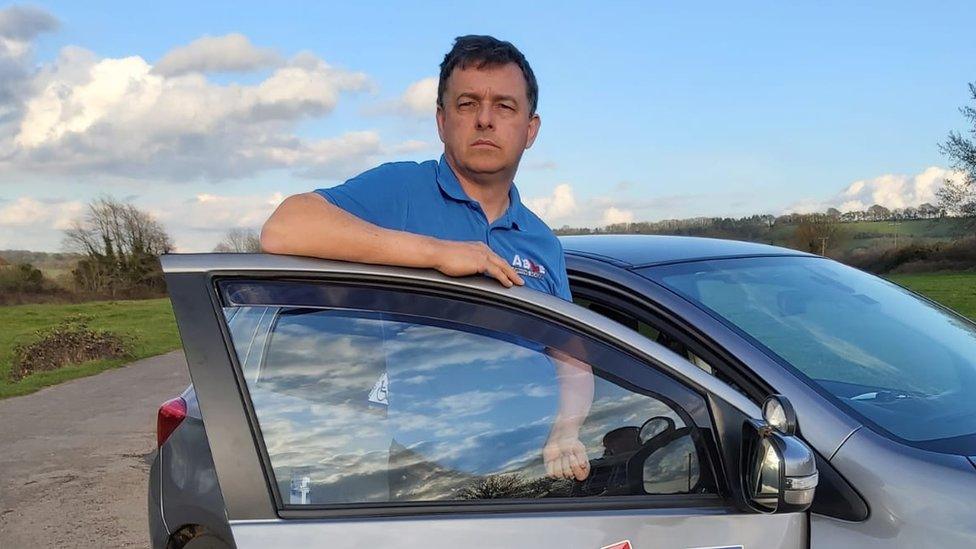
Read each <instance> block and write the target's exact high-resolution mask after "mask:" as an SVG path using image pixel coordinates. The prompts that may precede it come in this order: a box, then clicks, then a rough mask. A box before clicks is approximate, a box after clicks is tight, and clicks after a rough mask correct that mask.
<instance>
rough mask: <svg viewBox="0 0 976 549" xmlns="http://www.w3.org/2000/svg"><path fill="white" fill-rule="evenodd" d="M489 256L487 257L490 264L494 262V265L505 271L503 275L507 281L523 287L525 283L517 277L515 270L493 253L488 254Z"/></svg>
mask: <svg viewBox="0 0 976 549" xmlns="http://www.w3.org/2000/svg"><path fill="white" fill-rule="evenodd" d="M490 254H491V255H489V256H488V257H489V259H491V261H492V262H494V263H495V264H496V265H498V266H499V267H501V269H502V270H503V271H505V275H506V276H507V277H508V279H509V280H511V281H512V283H513V284H518V285H519V286H523V285H525V281H524V280H522V277H521V276H519V274H518V273H517V272H515V269H514V268H512V266H511V265H509V264H508V262H507V261H505V260H504V259H502V257H501V256H500V255H498V254H496V253H495V252H490Z"/></svg>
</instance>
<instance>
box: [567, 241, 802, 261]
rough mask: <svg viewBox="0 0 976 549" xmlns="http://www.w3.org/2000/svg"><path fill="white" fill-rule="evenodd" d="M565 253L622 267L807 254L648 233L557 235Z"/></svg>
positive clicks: (759, 246) (752, 243)
mask: <svg viewBox="0 0 976 549" xmlns="http://www.w3.org/2000/svg"><path fill="white" fill-rule="evenodd" d="M559 240H560V242H562V244H563V249H564V250H565V251H566V253H567V254H570V255H578V256H583V257H590V258H594V259H600V260H603V261H607V262H610V263H615V264H617V265H619V266H622V267H646V266H650V265H660V264H663V263H682V262H685V261H697V260H703V259H720V258H731V257H756V256H790V255H793V256H810V255H811V254H807V253H804V252H799V251H796V250H790V249H787V248H780V247H779V246H770V245H768V244H757V243H755V242H742V241H739V240H723V239H718V238H701V237H695V236H666V235H649V234H626V235H625V234H612V235H611V234H600V235H578V236H561V237H559Z"/></svg>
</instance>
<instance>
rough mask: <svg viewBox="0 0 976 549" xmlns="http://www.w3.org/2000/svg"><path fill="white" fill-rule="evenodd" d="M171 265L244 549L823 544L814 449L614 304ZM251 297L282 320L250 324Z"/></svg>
mask: <svg viewBox="0 0 976 549" xmlns="http://www.w3.org/2000/svg"><path fill="white" fill-rule="evenodd" d="M162 261H163V269H164V271H165V273H166V280H167V284H168V287H169V292H170V296H171V299H172V301H173V306H174V311H175V313H176V319H177V322H178V325H179V330H180V335H181V337H182V339H183V346H184V350H185V353H186V359H187V364H188V366H189V370H190V376H191V378H192V381H193V386H194V388H195V391H196V394H197V398H198V399H199V404H200V409H201V412H202V416H203V421H204V424H205V426H206V431H207V437H208V439H209V444H210V449H211V453H212V455H213V461H214V466H215V469H216V473H217V478H218V481H219V484H220V489H221V492H222V494H223V500H224V502H225V505H226V516H227V519H228V521H229V526H230V531H231V532H232V536H233V539H232V540H224V541H225V542H227V543H228V544H229V545H230V544H233V545H236V546H237V547H262V548H263V547H268V546H272V545H273V544H274V545H281V544H285V545H297V546H303V547H329V548H343V547H348V548H353V547H356V548H360V547H391V548H408V547H409V548H412V547H425V548H444V549H446V548H456V547H486V548H509V547H526V546H541V547H550V546H551V547H564V548H569V549H600V548H604V547H620V548H623V547H633V548H645V547H646V548H651V547H653V548H664V547H675V548H679V547H680V548H689V547H749V548H769V549H773V548H776V549H781V548H800V547H806V546H807V543H808V527H809V526H808V515H807V513H806V508H807V507H808V506H809V503H810V501H811V500H812V495H813V488H814V487H815V484H816V474H815V468H813V465H812V463H813V457H812V452H811V451H810V450H809V449H808V448H807V447H806V446H805V445H804V444H803V443H802V442H801V441H799V439H797V438H796V437H794V436H791V435H790V434H789V433H780V432H777V431H776V430H775V429H772V428H770V427H769V426H768V425H766V424H765V423H764V422H763V421H762V420H761V419H760V409H759V407H758V406H757V405H756V403H754V402H751V401H750V400H748V399H747V398H746V397H744V396H743V395H741V394H740V393H738V392H736V391H735V390H734V389H732V388H731V387H729V386H727V385H725V384H724V383H722V382H721V381H719V380H717V379H715V378H713V377H711V376H709V375H708V374H706V373H705V372H703V371H702V370H701V369H699V368H697V367H695V366H694V365H692V364H691V363H689V362H687V361H686V360H685V359H683V358H682V357H679V356H678V355H675V354H674V353H672V352H670V351H668V350H667V349H665V348H664V347H662V346H660V345H658V344H656V343H654V342H651V341H649V340H647V339H646V338H644V337H642V336H641V335H639V334H637V333H636V332H633V331H631V330H628V329H627V328H625V327H623V326H620V325H619V324H616V323H614V322H611V321H609V320H607V319H606V318H604V317H602V316H600V315H598V314H596V313H594V312H592V311H589V310H586V309H583V308H581V307H578V306H576V305H574V304H572V303H568V302H566V301H563V300H560V299H558V298H555V297H552V296H549V295H546V294H542V293H539V292H536V291H533V290H528V289H525V288H514V289H505V288H503V287H501V286H500V285H497V284H495V283H494V282H493V281H490V280H488V279H483V278H480V277H475V278H467V279H450V278H447V277H443V276H441V275H439V274H438V273H433V272H428V271H422V270H412V269H398V268H389V267H378V266H368V265H358V264H350V263H341V262H329V261H320V260H313V259H306V258H295V257H286V256H272V255H261V254H255V255H245V254H203V255H168V256H164V257H163V260H162ZM250 310H260V311H261V314H262V315H264V314H271V315H273V321H271V322H265V323H262V324H261V326H263V328H262V329H261V330H256V331H255V333H250V334H245V335H232V331H231V330H229V329H228V324H227V319H228V318H230V317H232V316H234V315H237V314H241V313H242V312H247V311H250ZM257 331H260V332H261V333H256V332H257ZM235 338H237V341H235V340H234V339H235ZM242 338H243V339H242ZM245 349H246V353H247V356H242V353H244V352H245V351H244V350H245ZM567 476H569V477H570V478H567ZM170 526H172V527H176V526H178V525H170Z"/></svg>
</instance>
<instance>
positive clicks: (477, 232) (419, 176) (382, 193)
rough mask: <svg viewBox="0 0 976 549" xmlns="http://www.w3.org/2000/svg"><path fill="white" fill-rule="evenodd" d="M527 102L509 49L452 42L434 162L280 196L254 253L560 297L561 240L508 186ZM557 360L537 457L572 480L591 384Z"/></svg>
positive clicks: (529, 113)
mask: <svg viewBox="0 0 976 549" xmlns="http://www.w3.org/2000/svg"><path fill="white" fill-rule="evenodd" d="M538 97H539V91H538V84H537V83H536V79H535V75H534V74H533V72H532V69H531V67H529V63H528V62H527V61H526V60H525V57H524V56H523V55H522V53H521V52H519V51H518V49H516V48H515V46H513V45H512V44H510V43H509V42H502V41H499V40H497V39H495V38H492V37H490V36H462V37H460V38H458V39H457V40H456V41H455V43H454V47H453V49H452V50H451V51H450V52H449V53H448V54H447V55H446V56H445V57H444V61H443V62H442V63H441V71H440V81H439V84H438V89H437V115H436V118H437V131H438V134H439V135H440V139H441V141H442V142H443V143H444V154H443V155H442V156H441V159H440V161H439V162H436V161H428V162H424V163H421V164H417V163H413V162H398V163H390V164H384V165H382V166H379V167H377V168H374V169H372V170H369V171H367V172H365V173H363V174H360V175H358V176H356V177H354V178H352V179H350V180H349V181H346V182H345V183H344V184H342V185H339V186H338V187H333V188H331V189H319V190H316V191H315V192H311V193H305V194H298V195H294V196H291V197H289V198H287V199H286V200H285V201H284V202H282V203H281V205H280V206H279V207H278V209H277V210H276V211H275V212H274V213H273V214H272V216H271V217H270V218H269V219H268V221H267V222H266V223H265V225H264V228H263V230H262V231H261V246H262V248H263V249H264V250H265V251H266V252H270V253H280V254H292V255H304V256H313V257H322V258H328V259H338V260H345V261H355V262H360V263H373V264H382V265H396V266H403V267H420V268H433V269H437V270H438V271H440V272H442V273H444V274H446V275H448V276H466V275H473V274H479V273H481V274H485V275H487V276H490V277H492V278H495V279H496V280H498V281H499V282H500V283H501V284H503V285H504V286H505V287H512V286H514V285H520V286H521V285H526V286H528V287H530V288H533V289H536V290H540V291H543V292H547V293H550V294H553V295H556V296H559V297H562V298H563V299H566V300H570V299H571V296H570V292H569V282H568V278H567V276H566V265H565V260H564V258H563V251H562V246H561V245H560V243H559V241H558V240H557V239H556V237H555V235H553V234H552V231H551V230H550V229H549V228H548V227H547V226H546V224H545V223H544V222H543V221H542V220H540V219H539V218H538V217H537V216H536V215H535V214H533V213H532V212H531V211H529V210H528V209H527V208H526V207H525V206H523V205H522V203H521V201H520V198H519V194H518V191H517V190H516V188H515V186H514V184H513V179H514V178H515V173H516V171H517V170H518V165H519V161H520V160H521V158H522V153H523V152H524V151H525V150H526V149H528V148H529V147H531V146H532V144H533V142H534V141H535V138H536V136H537V135H538V133H539V126H540V124H541V119H540V118H539V115H538V114H537V113H536V107H537V104H538ZM556 363H557V369H558V374H559V379H560V396H561V397H560V410H559V414H558V418H559V419H558V420H557V422H556V424H555V425H554V426H553V430H552V433H551V435H550V437H549V440H548V442H547V443H546V447H545V449H544V451H543V455H544V457H545V462H546V468H547V471H548V472H549V473H550V474H551V475H553V476H560V477H575V478H577V479H579V480H583V479H584V478H586V476H587V475H588V474H589V463H588V461H587V459H586V452H585V448H583V445H582V444H580V442H579V440H578V435H579V427H580V424H581V423H582V421H583V419H584V418H585V416H586V413H587V412H588V409H589V404H590V400H591V398H592V394H593V379H592V375H591V374H590V372H589V368H588V367H587V366H585V365H582V364H581V363H573V362H567V361H566V360H556ZM581 371H582V372H583V373H582V374H580V372H581ZM587 395H589V397H590V399H588V398H587Z"/></svg>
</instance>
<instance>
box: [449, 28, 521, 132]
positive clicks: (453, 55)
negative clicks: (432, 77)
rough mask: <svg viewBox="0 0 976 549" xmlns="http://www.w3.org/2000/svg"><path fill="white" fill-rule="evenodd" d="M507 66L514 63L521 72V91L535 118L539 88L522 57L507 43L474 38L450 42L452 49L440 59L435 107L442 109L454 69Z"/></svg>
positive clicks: (487, 37)
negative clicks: (522, 79)
mask: <svg viewBox="0 0 976 549" xmlns="http://www.w3.org/2000/svg"><path fill="white" fill-rule="evenodd" d="M509 63H515V64H516V65H518V68H520V69H522V76H524V77H525V89H526V92H527V94H528V96H529V114H530V115H532V114H535V109H536V107H537V106H538V105H539V84H538V82H536V80H535V73H533V72H532V67H530V66H529V62H528V61H526V60H525V56H524V55H522V52H520V51H519V50H518V48H516V47H515V46H514V45H512V43H511V42H505V41H504V40H499V39H497V38H495V37H493V36H483V35H477V34H469V35H467V36H458V37H457V38H455V39H454V47H453V48H451V51H449V52H447V55H445V56H444V61H443V62H441V77H440V81H439V82H438V83H437V104H438V105H439V106H440V107H442V108H443V107H444V91H445V90H446V89H447V79H448V78H450V77H451V73H453V72H454V69H455V68H458V67H460V68H461V69H466V68H468V67H471V66H474V67H475V68H478V69H483V68H485V67H497V66H501V65H507V64H509Z"/></svg>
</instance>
